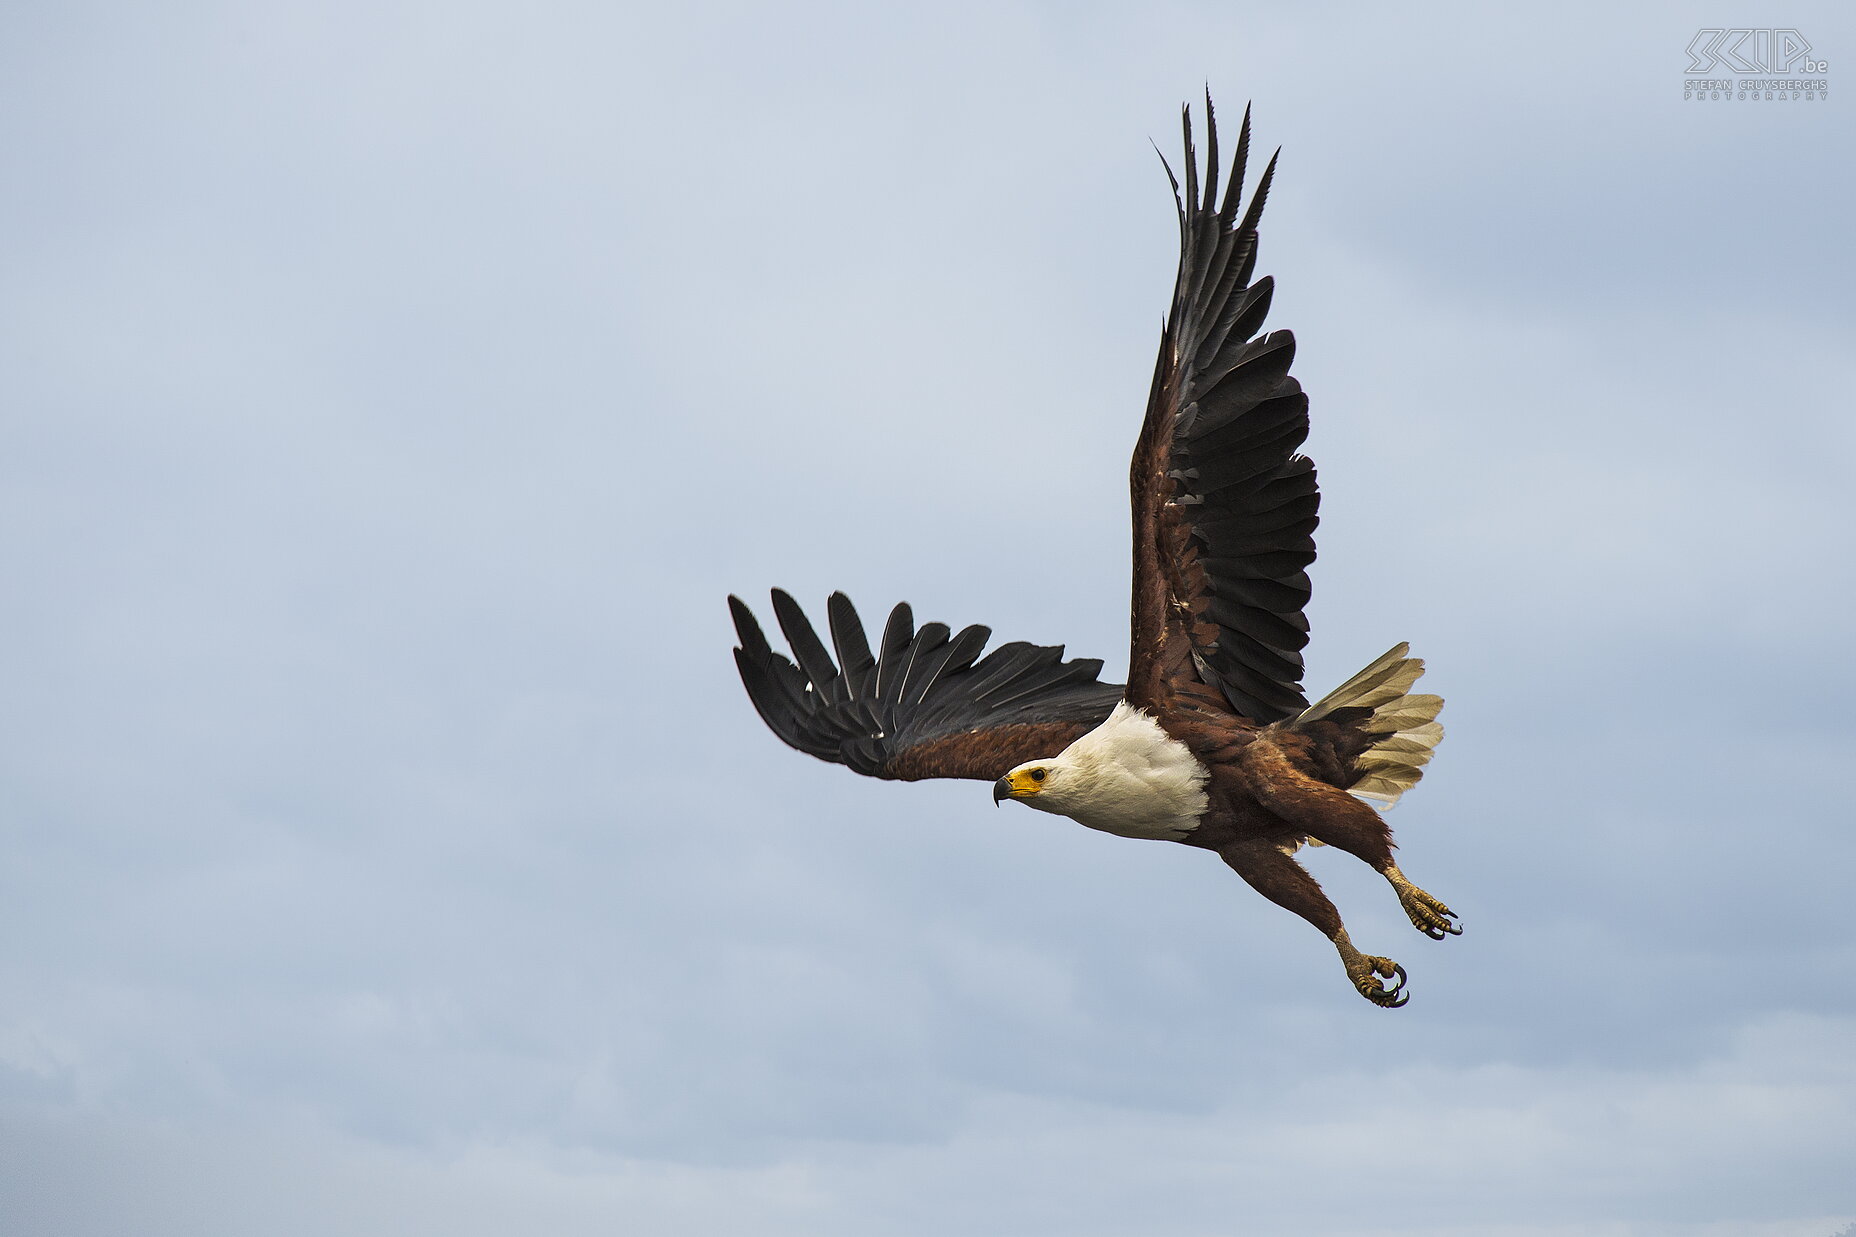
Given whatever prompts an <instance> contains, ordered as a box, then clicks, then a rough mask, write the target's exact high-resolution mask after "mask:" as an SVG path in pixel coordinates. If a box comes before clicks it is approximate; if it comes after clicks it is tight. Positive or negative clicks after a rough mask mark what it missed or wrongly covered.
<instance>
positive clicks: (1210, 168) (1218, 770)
mask: <svg viewBox="0 0 1856 1237" xmlns="http://www.w3.org/2000/svg"><path fill="white" fill-rule="evenodd" d="M1206 112H1207V115H1206V120H1207V142H1208V147H1209V153H1208V158H1207V162H1206V181H1205V185H1204V191H1203V194H1201V192H1200V184H1199V164H1198V158H1197V156H1196V154H1195V152H1194V150H1193V145H1192V131H1191V124H1190V121H1189V119H1188V122H1187V124H1186V184H1185V196H1184V199H1183V201H1182V202H1181V204H1180V211H1179V220H1180V241H1181V246H1180V248H1181V253H1180V266H1179V275H1178V279H1177V281H1176V283H1175V287H1174V295H1173V305H1172V308H1171V312H1170V313H1169V314H1168V317H1167V324H1166V329H1165V331H1164V333H1163V335H1162V338H1161V343H1160V355H1159V359H1158V361H1157V363H1156V366H1155V371H1154V379H1153V385H1152V390H1151V393H1150V396H1149V399H1148V407H1147V415H1146V417H1145V418H1144V420H1143V422H1142V426H1141V432H1140V436H1139V438H1138V440H1137V442H1136V445H1135V450H1134V457H1133V460H1132V463H1131V465H1130V472H1129V481H1130V490H1131V497H1132V506H1133V517H1134V578H1133V591H1132V598H1131V603H1130V642H1129V668H1128V682H1127V684H1126V685H1125V687H1117V686H1115V685H1110V684H1102V683H1099V682H1097V680H1096V675H1097V673H1098V672H1099V670H1100V668H1101V663H1100V662H1098V661H1087V660H1083V661H1070V662H1066V661H1063V660H1062V649H1061V648H1060V647H1057V648H1050V647H1040V646H1036V645H1025V644H1009V645H1005V646H1002V647H1001V648H999V649H997V650H995V651H994V652H993V653H991V654H989V655H987V656H986V657H984V658H981V657H980V656H979V654H980V651H981V650H982V648H983V647H984V645H985V642H986V638H987V636H988V635H989V634H990V633H988V632H987V631H986V629H984V628H980V627H969V628H967V629H966V630H964V631H962V632H960V633H959V634H958V635H952V634H951V633H950V632H949V630H948V629H947V628H946V627H945V626H942V625H941V624H937V623H931V624H928V625H927V626H925V627H923V628H922V629H921V630H920V631H919V632H917V631H916V630H915V629H914V626H913V618H912V616H911V615H910V613H909V611H908V607H907V606H898V607H897V608H896V610H895V612H894V613H893V614H892V615H891V616H890V621H889V623H888V625H887V626H886V628H885V630H884V632H883V635H882V638H881V641H880V644H879V647H878V648H877V649H876V650H874V651H873V650H872V649H871V648H870V646H869V643H868V640H867V638H866V636H865V633H864V630H863V626H862V624H861V622H860V621H859V620H858V618H857V614H856V611H855V610H854V609H853V608H852V607H851V604H850V602H849V601H848V600H847V599H846V598H844V596H843V595H842V594H834V595H833V597H832V599H831V602H830V605H829V607H828V611H829V618H830V634H831V639H832V643H833V646H834V648H833V650H832V651H831V652H827V650H826V648H825V646H824V643H823V642H822V641H821V640H820V639H819V638H818V636H817V634H816V633H815V631H814V629H813V628H812V626H811V624H810V622H809V621H808V620H807V619H806V617H805V615H804V613H803V612H802V611H801V610H800V609H799V607H798V606H797V605H796V604H795V603H794V602H793V601H792V599H791V598H790V597H788V596H786V594H784V593H779V592H776V593H775V594H774V610H775V613H776V615H777V617H778V618H779V621H780V625H781V628H782V629H783V630H784V632H785V633H786V636H787V638H788V640H789V641H790V642H791V644H792V647H793V653H794V657H795V659H796V661H797V664H796V665H795V664H794V663H793V662H789V661H788V660H787V659H786V658H784V657H782V656H780V655H778V654H776V653H774V652H773V651H772V649H771V647H770V646H769V645H768V643H767V640H766V638H765V636H764V635H762V633H761V630H760V627H759V625H758V623H756V622H755V620H754V618H753V616H752V614H750V613H749V612H748V610H747V608H746V607H745V606H743V605H742V604H741V603H740V602H739V601H737V600H735V599H733V598H730V603H731V606H732V607H733V609H734V613H735V621H736V626H737V630H738V631H739V632H740V635H741V647H740V648H738V649H737V650H736V659H737V662H738V664H739V666H740V668H741V674H742V679H743V682H744V683H745V685H746V686H747V688H748V693H749V695H750V697H751V698H752V699H753V700H754V703H755V705H756V707H757V708H758V709H759V710H760V713H761V716H762V717H763V718H764V719H765V720H766V721H767V724H768V725H769V726H770V727H772V728H773V730H774V731H775V732H776V733H777V734H779V735H780V737H781V738H783V739H785V740H786V741H787V742H788V743H789V744H791V745H792V746H794V747H797V748H799V749H800V750H802V751H807V752H810V753H811V754H813V755H815V756H818V757H820V758H821V759H824V760H830V761H834V762H837V763H842V764H846V765H849V766H850V767H851V768H853V769H855V770H857V771H858V772H860V773H865V774H869V775H871V776H876V777H882V778H891V779H896V780H903V781H914V780H919V779H922V778H931V777H953V778H972V779H978V780H985V781H993V782H994V783H995V794H994V797H995V799H1002V798H1012V799H1017V800H1020V801H1023V802H1025V803H1027V804H1028V805H1030V806H1032V807H1038V808H1041V809H1042V810H1046V811H1052V812H1057V813H1060V814H1064V815H1070V816H1073V817H1074V818H1075V819H1077V820H1079V821H1081V822H1082V823H1084V824H1088V825H1090V826H1091V827H1092V828H1101V829H1107V830H1109V831H1111V832H1118V833H1125V834H1126V835H1127V836H1135V837H1166V838H1171V839H1173V840H1177V841H1181V842H1184V843H1185V844H1187V845H1190V846H1195V847H1200V848H1203V849H1206V850H1211V851H1215V852H1217V854H1218V855H1219V856H1220V857H1221V858H1223V859H1224V861H1225V862H1226V863H1228V864H1229V865H1230V866H1231V867H1232V868H1233V869H1234V870H1236V871H1237V873H1238V874H1239V875H1241V876H1242V877H1243V878H1244V879H1245V880H1246V881H1247V882H1249V883H1250V885H1251V886H1252V887H1253V888H1255V889H1256V890H1257V891H1258V892H1260V893H1262V894H1263V895H1264V896H1266V897H1268V898H1269V899H1271V900H1272V901H1274V902H1276V903H1278V904H1279V905H1282V906H1284V907H1286V908H1288V909H1289V910H1292V911H1294V912H1296V913H1297V914H1299V915H1301V916H1302V917H1303V918H1305V919H1307V920H1308V921H1309V922H1310V923H1312V924H1314V925H1315V927H1317V928H1318V929H1320V930H1321V932H1322V933H1323V934H1324V935H1325V936H1327V937H1328V939H1329V940H1331V941H1332V942H1333V943H1334V945H1335V947H1336V949H1337V950H1338V951H1339V953H1340V955H1341V959H1342V961H1343V963H1344V965H1345V966H1346V969H1347V973H1348V975H1349V977H1350V978H1351V979H1352V981H1353V983H1354V985H1355V987H1356V988H1358V989H1359V991H1360V992H1361V993H1362V995H1364V996H1366V997H1367V998H1368V999H1370V1000H1372V1001H1374V1002H1375V1003H1376V1004H1380V1005H1387V1006H1396V1005H1401V1004H1403V1003H1404V1001H1405V997H1404V996H1403V995H1402V994H1401V993H1400V989H1401V988H1402V987H1403V984H1404V970H1403V968H1401V967H1398V966H1397V965H1396V964H1395V963H1393V962H1392V961H1391V960H1390V959H1387V958H1379V957H1372V956H1368V955H1365V954H1362V953H1360V952H1359V951H1358V950H1356V949H1355V948H1354V947H1353V945H1352V943H1351V941H1350V940H1349V939H1348V937H1347V933H1346V930H1345V928H1344V927H1343V926H1342V924H1341V918H1340V915H1339V913H1338V912H1337V911H1336V910H1335V908H1334V906H1333V904H1332V903H1331V902H1329V901H1328V899H1327V897H1326V896H1325V895H1324V894H1323V893H1322V892H1321V889H1320V887H1319V886H1318V885H1317V884H1316V883H1315V881H1314V878H1313V877H1311V876H1310V875H1309V874H1308V872H1307V871H1306V870H1305V869H1304V868H1303V867H1302V866H1301V864H1299V863H1298V862H1297V861H1296V860H1295V858H1294V853H1295V851H1296V850H1297V848H1298V847H1300V846H1302V845H1303V844H1305V843H1310V842H1313V843H1318V844H1326V845H1329V846H1333V847H1335V848H1337V849H1340V850H1344V851H1346V852H1348V853H1349V854H1352V855H1355V856H1357V857H1358V858H1360V859H1361V860H1363V861H1365V862H1366V863H1368V864H1370V865H1372V867H1373V868H1374V869H1375V870H1377V871H1379V872H1380V873H1382V874H1383V875H1384V876H1385V877H1386V879H1387V880H1388V881H1389V882H1391V884H1392V885H1393V887H1394V889H1395V890H1396V891H1397V893H1398V896H1399V899H1400V901H1401V903H1402V904H1403V906H1404V908H1405V911H1406V913H1407V915H1408V916H1409V917H1410V919H1411V921H1412V923H1413V924H1414V925H1415V926H1416V927H1417V928H1418V929H1419V930H1420V931H1422V932H1424V933H1425V934H1426V935H1427V936H1431V937H1433V938H1436V939H1442V938H1443V937H1444V936H1446V935H1453V934H1455V933H1456V932H1457V931H1459V929H1458V928H1457V926H1456V925H1455V923H1453V922H1452V920H1453V918H1454V916H1452V914H1451V912H1450V911H1449V909H1448V908H1447V907H1445V906H1444V905H1443V904H1442V903H1441V902H1439V901H1437V900H1436V899H1435V898H1432V897H1431V896H1430V895H1428V894H1426V893H1424V892H1423V891H1422V890H1420V889H1418V888H1416V887H1415V886H1413V885H1412V884H1411V883H1410V882H1409V881H1407V880H1406V879H1405V877H1404V875H1403V873H1401V872H1400V871H1399V869H1398V867H1397V866H1396V865H1395V864H1394V863H1393V860H1392V847H1393V843H1392V836H1391V832H1390V830H1389V829H1388V828H1387V827H1386V825H1385V822H1384V819H1383V818H1382V817H1381V815H1380V814H1379V812H1377V811H1375V810H1374V809H1373V807H1371V806H1368V804H1367V803H1366V802H1365V801H1364V799H1366V798H1370V799H1373V800H1375V801H1378V802H1382V803H1385V804H1388V805H1389V804H1390V803H1392V802H1394V801H1396V800H1397V798H1398V796H1399V795H1400V794H1402V793H1403V791H1404V790H1406V789H1408V788H1409V787H1410V786H1411V785H1413V784H1415V783H1416V782H1417V780H1418V778H1419V776H1420V774H1421V771H1422V767H1423V765H1424V764H1425V762H1426V761H1428V760H1429V759H1430V754H1431V750H1432V749H1433V748H1434V747H1435V745H1436V743H1437V741H1438V739H1439V738H1441V736H1442V729H1441V727H1439V726H1438V725H1437V723H1436V721H1435V716H1436V713H1437V710H1438V708H1439V707H1441V705H1442V701H1441V700H1440V699H1438V698H1437V697H1435V696H1422V695H1413V694H1411V693H1410V692H1409V688H1410V686H1411V685H1412V683H1413V682H1414V681H1415V680H1416V679H1417V677H1418V675H1419V673H1420V672H1421V670H1422V663H1421V662H1419V661H1417V660H1416V659H1412V658H1408V657H1406V656H1405V652H1406V650H1405V648H1404V646H1403V645H1400V646H1398V647H1397V648H1395V649H1393V650H1392V651H1391V652H1390V653H1388V654H1386V655H1385V656H1384V657H1381V658H1380V659H1378V660H1377V661H1375V662H1374V663H1373V664H1372V665H1370V666H1368V667H1367V668H1366V669H1365V670H1363V671H1361V672H1360V673H1359V674H1358V675H1355V676H1354V678H1353V679H1350V680H1349V681H1348V682H1347V683H1345V684H1343V685H1342V686H1341V687H1340V688H1338V689H1336V691H1335V692H1333V693H1330V694H1329V696H1327V697H1325V698H1324V699H1323V700H1321V701H1318V702H1316V703H1315V704H1313V705H1310V704H1309V703H1308V700H1307V698H1306V696H1304V695H1303V693H1302V689H1301V678H1302V655H1301V650H1302V647H1303V646H1304V645H1305V644H1306V643H1307V639H1308V636H1307V632H1308V624H1307V621H1306V620H1305V619H1304V618H1303V614H1302V611H1303V608H1304V606H1305V605H1306V603H1307V600H1308V594H1309V582H1308V576H1307V573H1306V568H1307V566H1308V565H1309V563H1311V562H1312V561H1313V560H1314V557H1315V549H1314V539H1313V532H1314V529H1315V526H1316V524H1317V523H1318V520H1319V517H1318V507H1319V502H1320V496H1319V491H1318V489H1317V487H1316V483H1315V471H1314V466H1313V464H1312V463H1310V462H1309V460H1308V459H1307V458H1306V457H1304V456H1302V455H1299V454H1297V453H1296V448H1297V447H1299V446H1300V445H1301V443H1302V441H1303V439H1304V438H1305V437H1306V436H1307V432H1308V399H1307V396H1306V395H1304V394H1303V393H1302V390H1301V387H1300V385H1299V384H1298V383H1297V382H1296V380H1295V379H1294V378H1293V377H1291V376H1290V375H1289V366H1290V363H1291V362H1292V360H1293V358H1294V355H1295V341H1294V338H1293V337H1292V336H1291V335H1290V334H1289V332H1287V331H1275V332H1272V333H1269V334H1267V335H1258V332H1259V330H1260V328H1261V326H1262V323H1263V319H1264V316H1265V314H1266V313H1267V311H1268V308H1269V301H1270V294H1271V291H1272V284H1271V282H1270V280H1268V279H1267V278H1264V279H1259V280H1256V281H1255V282H1252V281H1251V278H1250V276H1251V273H1252V269H1253V267H1254V264H1255V261H1256V245H1257V222H1258V219H1259V217H1260V216H1261V213H1262V209H1263V203H1264V199H1265V197H1266V195H1267V193H1268V188H1269V182H1270V178H1271V175H1272V173H1273V171H1274V168H1275V160H1274V158H1272V159H1271V161H1270V166H1269V167H1268V168H1267V169H1265V171H1264V173H1263V176H1262V178H1261V179H1260V181H1259V184H1258V187H1257V190H1256V192H1255V194H1254V195H1253V197H1252V198H1251V201H1250V205H1249V208H1248V209H1247V210H1246V211H1245V212H1244V214H1243V215H1242V217H1241V218H1240V217H1239V215H1238V213H1237V211H1238V206H1239V205H1240V198H1241V186H1242V178H1243V168H1244V163H1245V156H1246V153H1247V150H1248V146H1249V135H1250V124H1249V117H1248V115H1246V117H1245V120H1244V126H1243V129H1242V131H1241V133H1240V136H1239V141H1238V149H1237V154H1236V157H1235V159H1234V161H1233V163H1234V166H1233V169H1232V173H1231V177H1230V181H1229V184H1228V188H1227V190H1226V192H1225V194H1224V198H1223V200H1222V201H1220V200H1219V197H1218V177H1219V172H1220V168H1219V164H1218V154H1217V130H1216V126H1215V124H1214V123H1213V121H1212V117H1211V108H1210V101H1209V100H1208V101H1207V104H1206ZM1169 175H1171V173H1170V171H1169ZM1178 187H1179V186H1178V183H1177V182H1175V190H1176V191H1177V190H1178ZM834 655H835V656H834ZM1395 977H1396V982H1395V983H1392V984H1390V985H1387V984H1383V983H1381V982H1380V981H1381V980H1382V979H1387V980H1390V979H1394V978H1395Z"/></svg>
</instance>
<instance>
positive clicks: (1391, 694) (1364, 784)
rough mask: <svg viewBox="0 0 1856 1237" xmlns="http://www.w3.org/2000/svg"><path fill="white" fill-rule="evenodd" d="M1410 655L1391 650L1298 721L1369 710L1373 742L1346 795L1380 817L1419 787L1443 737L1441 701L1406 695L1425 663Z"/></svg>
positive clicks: (1405, 647)
mask: <svg viewBox="0 0 1856 1237" xmlns="http://www.w3.org/2000/svg"><path fill="white" fill-rule="evenodd" d="M1410 652H1411V646H1410V645H1409V644H1398V645H1396V646H1394V647H1393V648H1392V649H1391V650H1389V651H1388V652H1387V653H1386V654H1385V656H1383V657H1381V658H1379V659H1378V660H1377V661H1375V662H1373V664H1372V665H1370V666H1368V667H1366V669H1364V670H1362V671H1360V673H1358V674H1356V675H1354V676H1353V677H1352V678H1350V679H1348V680H1347V681H1346V682H1345V683H1342V684H1341V685H1340V686H1339V687H1336V688H1335V689H1334V690H1333V691H1331V692H1329V693H1328V694H1327V695H1325V696H1323V697H1322V698H1321V699H1319V700H1317V701H1315V702H1314V703H1313V704H1311V705H1309V706H1308V707H1307V708H1306V709H1303V710H1302V712H1301V713H1300V714H1299V715H1298V716H1297V717H1296V720H1297V721H1298V722H1301V721H1316V720H1319V719H1320V718H1323V717H1326V716H1327V715H1328V714H1330V713H1332V712H1334V711H1335V710H1337V709H1371V710H1372V715H1371V716H1370V717H1368V718H1367V719H1366V723H1365V726H1366V732H1367V733H1368V734H1370V735H1372V736H1374V742H1373V745H1372V746H1371V747H1369V748H1367V749H1366V750H1365V751H1364V752H1361V753H1360V755H1359V758H1358V759H1357V760H1356V761H1355V762H1354V767H1355V768H1357V769H1359V770H1360V771H1361V776H1360V780H1359V781H1357V782H1355V783H1354V784H1353V785H1352V786H1350V787H1348V788H1347V789H1348V791H1349V793H1351V794H1354V795H1357V796H1358V797H1360V798H1361V799H1364V800H1366V801H1367V802H1368V803H1370V804H1372V805H1373V806H1374V807H1376V808H1379V809H1380V810H1381V811H1384V810H1385V809H1387V808H1390V807H1391V806H1392V805H1393V804H1395V803H1397V802H1398V797H1399V796H1400V795H1402V794H1404V793H1405V792H1406V791H1408V790H1410V789H1411V788H1412V787H1413V786H1416V785H1417V784H1418V779H1419V778H1421V777H1423V776H1424V766H1425V765H1426V764H1428V763H1430V759H1431V754H1432V753H1433V752H1434V751H1435V750H1436V748H1437V745H1438V744H1439V743H1440V742H1442V741H1443V737H1444V728H1443V724H1442V723H1441V722H1439V721H1438V720H1437V713H1438V710H1440V709H1442V708H1443V707H1444V701H1443V697H1442V696H1414V695H1411V694H1410V691H1411V686H1412V684H1414V683H1416V682H1417V681H1418V676H1419V675H1421V674H1423V673H1424V661H1423V659H1422V658H1417V657H1408V656H1407V654H1408V653H1410Z"/></svg>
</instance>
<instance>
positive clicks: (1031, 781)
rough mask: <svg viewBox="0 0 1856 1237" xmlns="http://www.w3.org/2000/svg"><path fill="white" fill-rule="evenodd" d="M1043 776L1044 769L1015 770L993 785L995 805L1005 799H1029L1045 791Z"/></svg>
mask: <svg viewBox="0 0 1856 1237" xmlns="http://www.w3.org/2000/svg"><path fill="white" fill-rule="evenodd" d="M1043 774H1044V770H1042V769H1014V770H1013V771H1012V772H1010V773H1008V774H1006V775H1005V776H1004V777H1002V778H1000V779H999V780H998V781H996V782H994V783H993V784H992V801H993V803H994V804H997V803H999V802H1000V801H1001V800H1004V799H1029V798H1030V797H1031V796H1032V795H1035V794H1037V793H1038V791H1039V790H1042V789H1043V783H1044V777H1043ZM1034 775H1035V776H1034Z"/></svg>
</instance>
